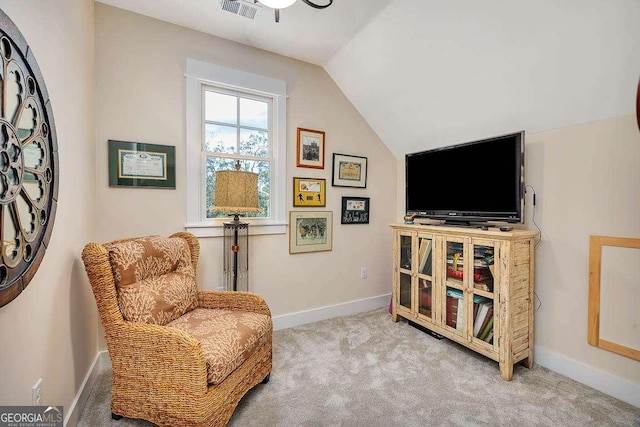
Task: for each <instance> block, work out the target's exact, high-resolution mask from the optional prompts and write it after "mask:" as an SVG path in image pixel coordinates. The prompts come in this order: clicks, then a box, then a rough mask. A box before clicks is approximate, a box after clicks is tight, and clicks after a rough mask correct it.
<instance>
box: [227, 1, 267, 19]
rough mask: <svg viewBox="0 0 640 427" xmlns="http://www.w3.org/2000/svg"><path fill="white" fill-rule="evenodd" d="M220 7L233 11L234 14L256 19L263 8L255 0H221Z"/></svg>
mask: <svg viewBox="0 0 640 427" xmlns="http://www.w3.org/2000/svg"><path fill="white" fill-rule="evenodd" d="M220 7H221V8H222V10H226V11H227V12H231V13H233V14H234V15H240V16H244V17H245V18H249V19H255V17H256V16H258V13H259V12H260V9H262V6H260V5H259V4H258V3H254V2H253V0H250V1H246V0H235V1H232V0H220Z"/></svg>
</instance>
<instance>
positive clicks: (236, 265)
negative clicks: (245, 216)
mask: <svg viewBox="0 0 640 427" xmlns="http://www.w3.org/2000/svg"><path fill="white" fill-rule="evenodd" d="M223 225H224V276H223V277H224V289H225V290H227V291H248V290H249V250H248V249H249V239H248V237H249V223H247V222H240V218H239V217H238V215H234V219H233V221H231V222H225V223H223Z"/></svg>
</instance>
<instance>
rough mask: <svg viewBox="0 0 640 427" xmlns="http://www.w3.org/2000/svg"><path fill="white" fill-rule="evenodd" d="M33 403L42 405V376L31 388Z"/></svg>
mask: <svg viewBox="0 0 640 427" xmlns="http://www.w3.org/2000/svg"><path fill="white" fill-rule="evenodd" d="M31 404H32V405H34V406H40V405H42V378H40V379H39V380H38V381H36V383H35V385H34V386H33V388H31Z"/></svg>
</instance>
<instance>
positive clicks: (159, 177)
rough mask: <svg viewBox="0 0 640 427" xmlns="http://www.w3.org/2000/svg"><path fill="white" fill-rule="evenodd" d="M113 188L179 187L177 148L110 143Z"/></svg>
mask: <svg viewBox="0 0 640 427" xmlns="http://www.w3.org/2000/svg"><path fill="white" fill-rule="evenodd" d="M108 144H109V187H147V188H176V147H174V146H172V145H157V144H143V143H140V142H127V141H114V140H109V141H108Z"/></svg>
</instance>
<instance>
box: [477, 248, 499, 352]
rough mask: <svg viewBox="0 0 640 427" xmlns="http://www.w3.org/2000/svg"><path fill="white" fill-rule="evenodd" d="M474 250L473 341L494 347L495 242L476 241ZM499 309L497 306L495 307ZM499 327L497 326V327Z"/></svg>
mask: <svg viewBox="0 0 640 427" xmlns="http://www.w3.org/2000/svg"><path fill="white" fill-rule="evenodd" d="M471 246H472V249H473V277H472V281H473V331H471V334H472V340H474V341H481V342H482V343H486V344H489V345H493V336H494V323H495V315H494V302H495V301H497V299H496V298H495V297H494V296H495V295H496V293H494V290H495V284H497V283H498V282H497V280H496V275H497V272H496V265H495V263H494V258H495V256H496V254H497V251H496V248H495V246H494V243H493V242H490V241H487V242H484V241H481V240H475V241H474V242H473V244H472V245H471ZM495 309H497V306H496V307H495ZM495 326H496V327H497V325H495Z"/></svg>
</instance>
